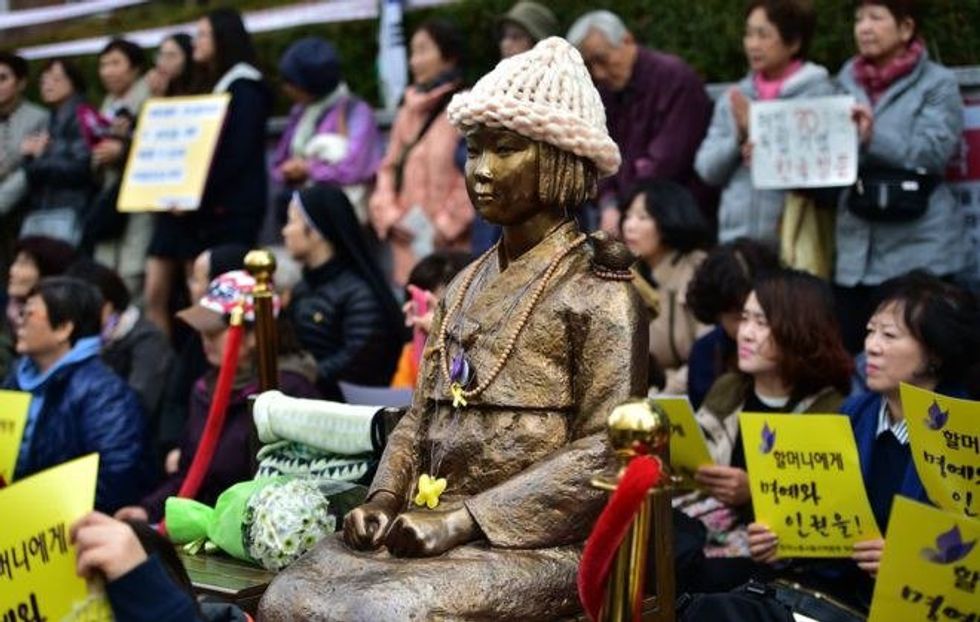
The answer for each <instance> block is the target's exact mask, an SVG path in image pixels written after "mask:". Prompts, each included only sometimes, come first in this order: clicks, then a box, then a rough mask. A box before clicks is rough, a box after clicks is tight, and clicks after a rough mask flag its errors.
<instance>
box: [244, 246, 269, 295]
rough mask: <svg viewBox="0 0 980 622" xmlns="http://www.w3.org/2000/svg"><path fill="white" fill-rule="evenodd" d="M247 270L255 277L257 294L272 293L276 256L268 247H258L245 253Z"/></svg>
mask: <svg viewBox="0 0 980 622" xmlns="http://www.w3.org/2000/svg"><path fill="white" fill-rule="evenodd" d="M245 270H247V271H248V273H249V274H251V275H252V278H254V279H255V292H254V293H255V295H256V296H258V295H260V294H265V293H268V294H269V295H271V294H272V290H271V284H272V275H273V274H275V272H276V256H275V255H274V254H273V253H272V251H270V250H269V249H267V248H258V249H255V250H253V251H249V252H248V254H247V255H245Z"/></svg>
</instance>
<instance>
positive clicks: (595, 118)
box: [261, 38, 648, 622]
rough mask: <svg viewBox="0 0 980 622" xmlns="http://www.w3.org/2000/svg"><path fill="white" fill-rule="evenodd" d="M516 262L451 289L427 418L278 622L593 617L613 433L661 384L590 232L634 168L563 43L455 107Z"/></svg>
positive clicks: (473, 187)
mask: <svg viewBox="0 0 980 622" xmlns="http://www.w3.org/2000/svg"><path fill="white" fill-rule="evenodd" d="M447 114H448V115H449V118H450V120H451V121H452V122H453V123H454V124H455V125H456V126H457V127H459V128H460V129H461V131H463V132H464V134H465V135H466V143H467V151H468V157H467V163H466V180H467V188H468V190H469V195H470V198H471V200H472V201H473V203H474V205H475V207H476V209H477V210H478V211H479V212H480V214H481V215H482V216H483V217H484V218H485V219H486V220H488V221H490V222H493V223H498V224H500V225H502V227H503V235H502V238H501V240H500V242H499V243H498V244H497V245H496V246H495V247H494V248H492V249H491V250H490V251H488V252H487V253H486V254H484V255H483V256H481V257H480V258H478V259H477V260H476V261H474V262H473V263H472V264H471V265H470V266H469V267H467V268H466V269H465V270H464V271H463V272H462V273H461V274H460V275H459V276H458V277H457V278H456V280H455V281H454V282H453V283H452V284H451V285H450V286H449V288H448V290H447V291H446V295H445V297H444V299H443V301H442V302H441V304H440V306H439V308H438V310H437V313H436V318H435V321H434V323H433V329H432V334H431V335H430V336H429V340H428V343H427V345H426V351H425V355H424V357H423V362H422V370H421V373H420V379H419V385H418V387H417V388H416V392H415V399H414V402H413V404H412V407H411V409H410V410H409V411H408V413H407V414H406V415H405V417H404V418H403V419H402V421H401V422H400V423H399V424H398V426H397V427H396V428H395V430H394V431H393V433H392V435H391V437H390V439H389V441H388V446H387V448H386V450H385V453H384V456H383V458H382V460H381V464H380V466H379V468H378V472H377V476H376V477H375V480H374V482H373V484H372V486H371V489H370V492H369V495H368V499H367V501H366V502H365V503H364V505H362V506H360V507H358V508H356V509H355V510H353V511H352V512H351V513H350V514H349V515H348V516H347V518H346V520H345V524H344V532H343V539H342V540H341V539H340V538H329V539H327V540H326V541H324V542H321V543H320V545H319V546H318V547H317V548H316V549H315V550H314V551H313V552H311V553H310V554H309V555H307V556H306V557H304V558H302V559H301V560H299V561H298V562H296V563H295V564H294V565H293V566H291V567H290V568H289V569H287V570H286V571H285V572H283V573H282V574H281V575H280V576H279V577H278V578H277V579H276V580H275V581H274V582H273V584H272V585H271V586H270V588H269V591H268V592H267V594H266V596H265V598H264V599H263V601H262V606H261V615H262V619H265V620H280V619H281V620H287V619H288V620H295V619H304V620H344V621H351V620H370V621H372V622H377V621H382V620H409V619H411V620H433V619H435V620H466V619H486V620H535V619H551V618H555V617H561V616H563V615H568V614H572V613H574V612H575V611H576V610H577V609H578V602H577V598H576V590H575V576H576V568H577V564H578V560H579V556H580V554H581V549H582V544H583V542H584V540H585V538H586V537H587V535H588V533H589V531H590V529H591V526H592V523H593V522H594V520H595V518H596V516H597V515H598V513H599V511H600V510H601V508H602V505H603V502H604V499H603V497H602V495H601V493H599V492H598V491H596V490H594V489H593V488H591V487H590V485H589V478H590V477H591V476H592V475H594V474H595V473H597V472H599V471H602V470H603V469H604V468H606V466H607V465H608V464H609V460H610V451H609V448H608V445H607V441H606V437H605V434H604V422H605V420H606V418H607V416H608V415H609V412H610V410H611V409H612V408H613V407H614V406H615V405H617V404H619V403H620V402H622V401H624V400H625V399H626V398H628V397H630V396H637V395H643V394H644V393H645V391H646V380H647V377H646V375H647V352H648V349H647V329H646V326H647V320H646V318H645V317H644V308H643V305H642V304H641V303H640V301H639V300H638V298H637V295H636V294H635V292H634V289H633V287H632V285H631V284H630V283H629V282H628V280H629V278H630V276H629V271H628V267H629V264H630V263H631V257H630V256H629V253H628V252H626V251H625V248H624V247H622V246H621V245H618V244H617V243H613V242H609V241H607V240H605V239H602V238H590V237H588V236H586V235H585V234H583V233H581V232H580V231H579V228H578V225H577V224H576V223H575V221H574V220H573V219H572V217H571V216H572V214H573V213H574V211H575V210H577V209H578V208H579V207H581V205H582V204H583V203H584V202H585V201H587V200H588V199H590V198H592V197H594V195H595V190H596V183H597V179H598V177H599V176H600V175H609V174H611V173H612V172H614V171H615V170H616V168H617V167H618V166H619V151H618V149H617V148H616V145H615V144H614V143H613V142H612V141H611V140H610V138H609V136H608V133H607V132H606V125H605V114H604V112H603V109H602V103H601V101H600V99H599V95H598V93H597V92H596V90H595V88H594V87H593V85H592V82H591V79H590V78H589V74H588V71H587V70H586V68H585V66H584V64H583V62H582V59H581V57H580V56H579V53H578V52H577V51H576V50H575V49H574V48H573V47H572V46H570V45H569V44H568V43H567V42H565V41H564V40H563V39H559V38H551V39H547V40H545V41H542V42H541V43H539V44H538V45H537V46H536V47H535V48H534V49H533V50H531V51H530V52H526V53H524V54H520V55H517V56H514V57H511V58H509V59H506V60H504V61H501V63H500V64H499V65H498V66H497V67H496V69H494V70H493V71H492V72H490V73H489V74H487V75H486V76H484V77H483V78H482V79H481V80H480V81H479V82H478V83H477V84H476V86H475V87H474V88H473V90H471V91H469V92H466V93H463V94H460V95H457V96H456V97H455V98H454V99H453V101H452V103H450V105H449V107H448V109H447Z"/></svg>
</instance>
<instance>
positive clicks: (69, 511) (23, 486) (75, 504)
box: [0, 454, 105, 621]
mask: <svg viewBox="0 0 980 622" xmlns="http://www.w3.org/2000/svg"><path fill="white" fill-rule="evenodd" d="M98 468H99V456H98V454H90V455H88V456H85V457H83V458H78V459H77V460H73V461H71V462H66V463H65V464H62V465H60V466H57V467H53V468H51V469H48V470H46V471H42V472H41V473H38V474H37V475H33V476H31V477H27V478H25V479H23V480H20V481H19V482H17V483H15V484H13V485H11V486H8V487H7V488H4V489H3V490H0V525H2V526H3V528H2V529H0V605H2V606H0V614H3V615H7V614H8V613H9V612H11V611H12V612H14V615H13V618H12V619H14V620H50V621H55V620H63V619H75V618H74V617H69V616H71V615H73V614H79V613H81V612H82V611H83V610H86V611H88V612H89V613H91V611H89V610H92V609H96V610H99V609H104V607H105V604H104V597H100V596H90V595H89V591H88V588H87V587H86V585H85V581H84V580H83V579H80V578H78V577H77V576H76V575H75V548H74V547H73V546H71V543H70V542H69V529H70V527H71V525H72V523H74V522H75V521H76V520H78V519H79V518H81V517H82V516H84V515H85V514H87V513H88V512H89V511H91V509H92V506H93V504H94V502H95V483H96V477H97V473H98ZM4 619H7V618H4ZM79 619H101V618H93V617H92V616H88V617H82V618H79Z"/></svg>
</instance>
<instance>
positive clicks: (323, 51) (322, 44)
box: [279, 37, 340, 97]
mask: <svg viewBox="0 0 980 622" xmlns="http://www.w3.org/2000/svg"><path fill="white" fill-rule="evenodd" d="M279 75H280V76H282V79H283V80H285V81H286V82H289V83H290V84H294V85H296V86H298V87H299V88H301V89H303V90H304V91H306V92H307V93H309V94H310V95H313V96H314V97H323V96H324V95H327V94H328V93H331V92H333V90H334V89H335V88H337V85H338V84H340V57H339V56H338V55H337V50H335V49H334V47H333V46H332V45H330V43H329V42H328V41H325V40H323V39H320V38H318V37H305V38H303V39H300V40H299V41H297V42H296V43H294V44H292V45H291V46H289V48H288V49H287V50H286V52H285V53H284V54H283V55H282V58H281V59H279Z"/></svg>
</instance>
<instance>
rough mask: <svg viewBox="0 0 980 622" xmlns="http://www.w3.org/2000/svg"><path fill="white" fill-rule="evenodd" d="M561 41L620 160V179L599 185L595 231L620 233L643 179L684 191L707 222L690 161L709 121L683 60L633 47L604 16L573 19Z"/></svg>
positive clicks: (698, 84) (617, 22) (709, 210)
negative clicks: (575, 60) (587, 81)
mask: <svg viewBox="0 0 980 622" xmlns="http://www.w3.org/2000/svg"><path fill="white" fill-rule="evenodd" d="M567 38H568V41H569V42H570V43H571V44H572V45H574V46H575V47H577V48H578V50H579V52H581V53H582V58H583V59H584V60H585V64H586V66H587V67H588V68H589V73H591V74H592V79H593V81H594V82H595V83H596V86H597V87H598V89H599V94H600V95H601V96H602V103H603V105H604V106H605V108H606V124H607V126H608V127H609V134H610V136H612V139H613V140H614V141H615V142H616V144H617V145H618V146H619V151H620V153H621V154H622V156H623V164H622V166H620V167H619V172H618V173H616V174H615V175H613V176H612V177H610V178H608V179H606V180H605V181H604V182H603V183H602V184H600V186H599V207H600V225H601V228H602V229H603V230H604V231H607V232H609V233H610V234H612V235H617V234H618V228H619V220H620V213H621V210H622V209H625V207H626V206H625V205H624V201H625V200H626V199H627V198H628V196H629V194H630V193H631V192H632V190H633V188H634V187H635V186H636V184H637V182H640V181H643V180H648V179H669V180H671V181H674V182H676V183H679V184H681V185H683V186H686V187H687V188H688V190H690V191H691V193H692V194H693V195H694V196H695V198H696V199H697V200H698V204H699V206H700V207H701V209H702V211H703V212H704V215H705V216H706V217H707V218H708V219H709V221H710V222H713V221H714V208H713V205H712V204H713V199H714V197H713V194H712V192H711V191H710V190H709V189H708V188H707V187H706V186H705V185H704V184H702V183H701V181H700V180H699V179H698V176H697V175H696V174H695V173H694V155H695V154H696V153H697V151H698V146H699V145H700V144H701V139H702V138H704V135H705V132H706V131H707V129H708V122H709V121H710V119H711V99H710V98H709V97H708V94H707V92H706V91H705V90H704V82H703V81H702V80H701V77H700V76H699V75H698V74H697V73H696V72H695V71H694V69H692V68H691V67H690V66H689V65H688V64H687V63H685V62H684V61H683V60H682V59H680V58H678V57H676V56H673V55H670V54H665V53H663V52H657V51H655V50H651V49H648V48H646V47H643V46H641V45H639V44H638V43H637V42H636V39H635V38H634V37H633V34H632V33H631V32H630V31H629V30H628V29H627V28H626V26H625V24H623V21H622V20H621V19H620V18H619V16H617V15H616V14H615V13H612V12H610V11H592V12H589V13H586V14H585V15H583V16H581V17H579V18H578V19H577V20H576V21H575V23H574V24H572V27H571V28H570V29H569V30H568V37H567Z"/></svg>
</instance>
